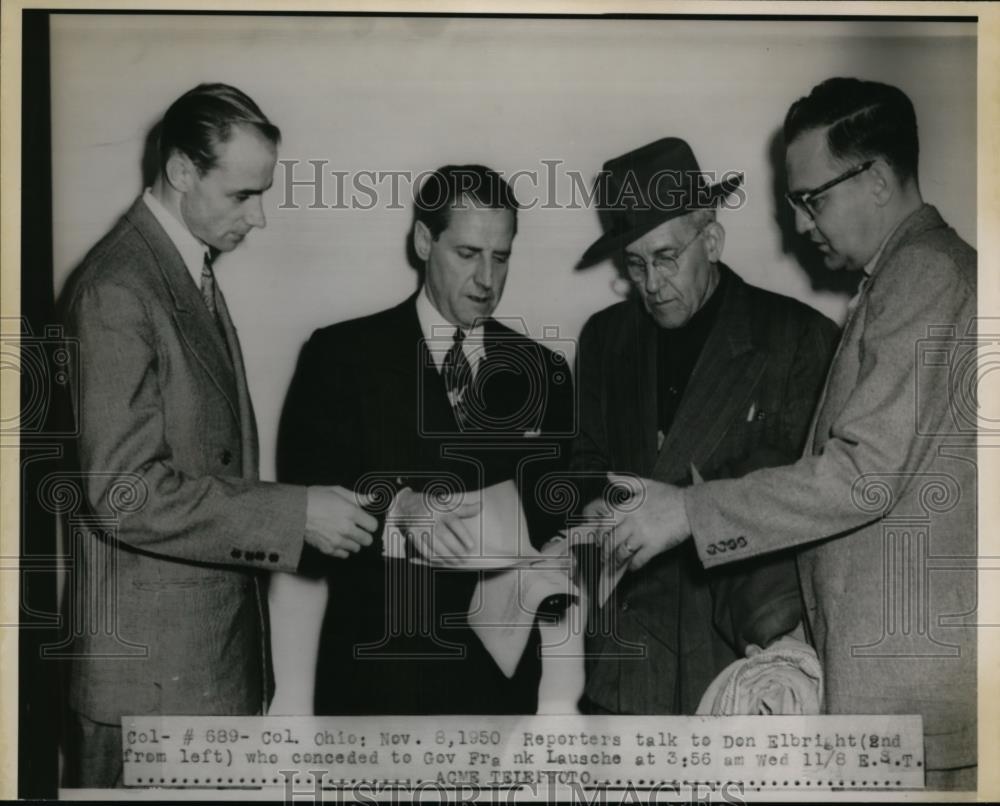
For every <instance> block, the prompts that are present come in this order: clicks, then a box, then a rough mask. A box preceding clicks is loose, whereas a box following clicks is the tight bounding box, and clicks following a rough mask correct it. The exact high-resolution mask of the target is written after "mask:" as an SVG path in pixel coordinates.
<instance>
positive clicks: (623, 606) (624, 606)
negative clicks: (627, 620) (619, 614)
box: [622, 602, 628, 611]
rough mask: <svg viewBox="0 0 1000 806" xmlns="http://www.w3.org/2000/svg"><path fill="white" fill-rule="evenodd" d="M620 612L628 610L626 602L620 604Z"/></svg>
mask: <svg viewBox="0 0 1000 806" xmlns="http://www.w3.org/2000/svg"><path fill="white" fill-rule="evenodd" d="M622 610H623V611H625V610H628V602H622Z"/></svg>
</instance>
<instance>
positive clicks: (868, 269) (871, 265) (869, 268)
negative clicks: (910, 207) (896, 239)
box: [861, 219, 906, 277]
mask: <svg viewBox="0 0 1000 806" xmlns="http://www.w3.org/2000/svg"><path fill="white" fill-rule="evenodd" d="M905 220H906V219H901V220H899V221H897V222H896V226H894V227H893V228H892V229H891V230H889V231H888V232H887V233H886V235H885V237H884V238H883V239H882V243H880V244H879V245H878V249H876V250H875V254H874V255H872V256H871V259H870V260H869V261H868V262H867V263H866V264H865V265H864V266H862V267H861V271H863V272H864V273H865V276H866V277H871V276H872V272H873V271H875V266H876V265H877V264H878V261H879V258H880V257H882V253H883V252H884V251H885V246H886V244H887V243H889V239H890V238H891V237H892V236H893V235H894V234H895V232H896V230H898V229H899V225H900V224H902V223H903V221H905Z"/></svg>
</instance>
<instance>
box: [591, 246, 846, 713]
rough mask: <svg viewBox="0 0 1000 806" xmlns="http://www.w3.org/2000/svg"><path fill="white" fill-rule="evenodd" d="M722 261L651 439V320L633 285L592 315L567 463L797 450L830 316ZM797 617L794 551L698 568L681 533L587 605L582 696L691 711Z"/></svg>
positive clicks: (758, 461)
mask: <svg viewBox="0 0 1000 806" xmlns="http://www.w3.org/2000/svg"><path fill="white" fill-rule="evenodd" d="M719 270H720V272H722V273H723V274H724V276H725V280H726V282H725V285H724V286H722V287H721V288H720V290H719V293H723V294H724V297H723V299H722V301H721V305H720V308H719V311H718V315H717V318H716V321H715V323H714V325H713V327H712V330H711V332H710V334H709V336H708V338H707V341H706V343H705V345H704V347H703V348H702V351H701V354H700V356H699V358H698V362H697V364H696V366H695V369H694V372H693V373H692V375H691V378H690V380H689V382H688V385H687V387H686V389H685V391H684V395H683V398H682V400H681V404H680V408H679V410H678V411H677V415H676V417H675V418H674V422H673V424H672V426H671V428H670V430H669V433H667V434H666V435H664V439H663V444H662V447H661V448H659V450H658V445H657V442H658V439H657V388H656V387H657V369H656V367H657V357H656V352H657V325H656V323H655V322H654V321H653V320H652V318H651V317H650V316H649V315H648V314H647V313H646V311H645V310H644V309H643V308H642V305H641V302H640V300H638V299H630V300H626V301H624V302H621V303H618V304H617V305H613V306H611V307H609V308H606V309H604V310H603V311H600V312H599V313H597V314H595V315H594V316H593V317H591V319H590V320H589V321H588V322H587V324H586V326H585V327H584V329H583V333H582V335H581V338H580V354H579V367H580V370H579V377H578V383H579V385H580V396H581V434H580V436H579V438H578V439H577V440H576V441H575V443H574V446H573V458H572V470H573V471H574V472H576V473H590V474H593V473H597V474H603V473H605V472H606V471H608V470H613V471H616V472H629V473H636V474H638V475H640V476H643V477H645V478H653V479H656V480H659V481H664V482H669V483H672V484H690V483H691V471H690V468H691V465H692V464H693V465H694V466H695V467H696V468H697V469H698V471H699V472H700V473H701V475H702V476H703V477H704V478H720V477H729V476H736V475H740V474H742V473H746V472H748V471H749V470H751V469H755V468H757V467H762V466H766V465H773V464H777V463H780V462H784V461H789V460H790V459H792V458H794V457H795V456H798V455H799V453H800V452H801V450H802V446H803V444H804V442H805V439H806V434H807V431H808V426H809V422H810V419H811V417H812V413H813V409H814V407H815V403H816V400H817V398H818V396H819V392H820V388H821V385H822V382H823V378H824V376H825V373H826V368H827V366H828V363H829V359H830V356H831V354H832V352H833V345H834V343H835V338H836V327H835V326H834V324H833V323H832V322H830V321H829V320H827V319H826V318H825V317H823V316H822V315H821V314H819V313H817V312H816V311H814V310H812V309H811V308H809V307H807V306H805V305H803V304H801V303H799V302H796V301H794V300H791V299H789V298H787V297H783V296H779V295H778V294H774V293H771V292H768V291H764V290H762V289H759V288H755V287H754V286H751V285H748V284H747V283H745V282H744V281H743V280H741V279H740V278H739V277H738V276H737V275H736V274H734V273H733V272H732V271H731V270H730V269H729V268H728V267H726V266H724V265H722V264H720V268H719ZM593 494H594V489H593V488H591V489H590V490H589V491H588V492H586V493H585V494H584V495H583V496H582V498H584V499H588V498H589V497H591V496H592V495H593ZM799 620H800V596H799V591H798V582H797V579H796V573H795V566H794V561H793V560H792V558H791V557H787V556H786V557H780V558H770V559H769V560H768V561H766V562H758V563H750V564H746V565H744V566H741V567H738V568H734V569H727V570H724V571H723V573H721V574H719V573H706V572H705V571H704V569H702V568H701V567H700V565H699V563H698V561H697V558H696V557H695V555H694V552H693V551H692V550H691V547H690V546H689V545H688V546H681V547H679V548H677V549H674V550H673V551H669V552H666V553H664V554H661V555H660V556H658V557H656V558H654V559H653V560H652V561H651V562H650V563H649V564H648V565H647V566H646V567H644V568H643V569H641V570H640V571H638V572H635V573H627V574H626V575H625V577H623V579H622V581H621V582H620V583H619V585H618V587H617V588H616V590H615V592H614V593H613V594H612V597H611V598H610V599H609V600H608V602H607V603H606V604H605V606H604V608H603V609H602V611H600V612H595V613H593V614H592V615H591V619H590V622H591V627H590V631H589V632H590V635H589V637H588V643H587V648H588V668H587V689H586V693H587V697H588V698H589V699H590V700H591V701H592V702H593V703H595V704H596V705H598V706H599V707H600V708H602V709H605V710H609V711H613V712H616V713H636V714H644V713H646V714H673V713H694V711H695V709H696V708H697V705H698V702H699V700H700V698H701V695H702V694H703V693H704V691H705V689H706V688H707V686H708V684H709V683H710V682H711V681H712V679H713V678H714V677H715V675H716V674H718V672H720V671H721V670H722V669H723V668H725V666H726V665H728V664H729V663H730V662H731V661H733V660H735V659H736V658H737V657H742V654H743V651H744V650H745V648H746V645H747V644H748V643H757V644H764V643H767V642H768V641H770V640H772V639H773V638H775V637H777V636H778V635H780V634H782V633H784V632H787V631H788V630H790V629H792V628H793V627H794V626H795V625H796V624H797V623H798V622H799Z"/></svg>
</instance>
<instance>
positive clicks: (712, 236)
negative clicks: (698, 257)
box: [705, 221, 726, 263]
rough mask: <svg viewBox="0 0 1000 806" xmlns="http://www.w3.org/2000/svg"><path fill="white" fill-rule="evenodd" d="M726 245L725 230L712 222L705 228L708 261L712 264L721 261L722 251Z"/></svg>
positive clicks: (715, 222) (717, 223)
mask: <svg viewBox="0 0 1000 806" xmlns="http://www.w3.org/2000/svg"><path fill="white" fill-rule="evenodd" d="M725 245H726V229H725V227H723V226H722V224H720V223H719V222H718V221H713V222H712V223H711V224H709V225H708V226H706V227H705V246H706V248H707V250H708V259H709V260H710V261H711V262H712V263H718V262H719V261H720V260H722V250H723V248H724V247H725Z"/></svg>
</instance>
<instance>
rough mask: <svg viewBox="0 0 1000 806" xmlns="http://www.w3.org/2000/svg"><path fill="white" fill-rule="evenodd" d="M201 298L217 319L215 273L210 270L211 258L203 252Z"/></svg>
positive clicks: (216, 319) (217, 319)
mask: <svg viewBox="0 0 1000 806" xmlns="http://www.w3.org/2000/svg"><path fill="white" fill-rule="evenodd" d="M201 298H202V299H203V300H205V306H206V307H207V308H208V310H209V312H210V313H211V314H212V316H213V317H214V319H215V321H216V322H218V321H219V308H218V306H217V305H216V304H215V274H214V273H213V271H212V258H211V257H210V256H209V253H208V252H205V262H204V263H202V264H201Z"/></svg>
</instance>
